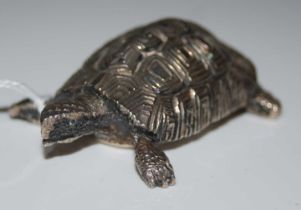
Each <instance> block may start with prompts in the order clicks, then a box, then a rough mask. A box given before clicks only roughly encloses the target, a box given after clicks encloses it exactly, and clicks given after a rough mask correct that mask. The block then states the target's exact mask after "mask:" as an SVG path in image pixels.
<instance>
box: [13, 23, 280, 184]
mask: <svg viewBox="0 0 301 210" xmlns="http://www.w3.org/2000/svg"><path fill="white" fill-rule="evenodd" d="M25 102H26V103H24V102H23V103H19V104H16V105H14V106H12V107H11V108H10V113H11V115H12V117H16V118H21V119H25V120H32V119H35V118H37V117H38V116H39V113H38V112H37V111H35V109H34V106H33V104H32V101H25ZM239 109H246V110H249V111H251V112H253V113H256V114H259V115H262V116H268V117H276V116H278V115H279V113H280V103H279V101H278V100H277V99H275V98H274V97H273V96H272V95H270V94H269V93H268V92H266V91H264V90H263V89H262V88H261V87H260V86H259V85H258V84H257V81H256V73H255V68H254V66H253V65H252V63H251V62H250V61H249V60H248V59H247V58H245V57H244V56H242V55H241V54H240V53H238V52H237V51H235V50H234V49H232V48H230V47H228V46H226V45H225V44H223V43H222V42H220V41H219V40H218V39H216V38H215V37H214V36H213V35H211V34H210V33H209V32H208V31H206V30H205V29H203V28H201V27H200V26H197V25H195V24H193V23H191V22H187V21H183V20H177V19H165V20H161V21H158V22H155V23H152V24H150V25H147V26H144V27H140V28H137V29H134V30H132V31H130V32H128V33H126V34H124V35H121V36H120V37H118V38H116V39H114V40H112V41H110V42H109V43H108V44H106V45H105V46H104V47H102V48H101V49H99V50H98V51H96V52H95V53H94V54H93V55H92V56H91V57H90V58H89V59H88V60H87V61H86V62H85V63H84V65H83V67H82V68H81V69H80V70H79V71H78V72H76V73H75V74H74V75H73V76H72V77H71V78H70V79H69V80H68V81H67V82H66V83H65V84H64V85H63V87H62V88H61V89H60V90H59V91H58V92H57V94H56V95H55V97H53V98H52V99H50V100H49V101H47V103H46V106H45V108H44V110H43V111H42V113H41V117H40V121H41V127H42V128H41V130H42V138H43V143H44V145H45V146H49V145H52V144H57V143H70V142H72V141H74V140H75V139H78V138H79V137H81V136H85V135H90V134H94V135H96V136H98V137H99V138H101V139H102V140H103V141H105V142H107V143H109V144H117V145H122V144H123V145H124V144H127V145H128V144H130V145H134V146H135V152H136V167H137V169H138V172H139V174H140V176H141V177H142V178H143V180H144V181H145V182H146V183H147V184H148V185H149V186H150V187H155V186H160V187H167V186H169V185H173V184H174V183H175V176H174V172H173V168H172V166H171V164H170V162H169V160H168V158H167V157H166V155H165V154H164V152H163V151H161V150H160V149H159V148H158V147H156V146H155V145H154V144H153V143H162V142H173V141H177V140H181V139H184V138H187V137H190V136H193V135H195V134H198V133H201V132H202V131H203V130H204V129H205V128H207V127H208V126H210V125H212V124H214V123H215V122H218V121H220V120H222V119H224V118H225V117H227V116H228V115H230V114H231V113H233V112H236V111H238V110H239Z"/></svg>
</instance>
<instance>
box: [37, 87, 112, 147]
mask: <svg viewBox="0 0 301 210" xmlns="http://www.w3.org/2000/svg"><path fill="white" fill-rule="evenodd" d="M110 118H112V111H111V110H110V107H109V106H108V103H107V100H106V99H105V98H103V97H100V96H98V95H96V94H91V93H88V94H87V93H86V92H84V93H80V94H74V93H73V94H70V93H69V94H68V93H62V94H60V95H57V96H56V97H55V98H54V99H52V100H50V101H49V102H48V103H47V105H46V106H45V108H44V109H43V111H42V113H41V118H40V120H41V134H42V138H43V145H44V146H45V147H47V146H50V145H53V144H58V143H70V142H73V141H74V140H76V139H78V138H79V137H81V136H84V135H89V134H92V133H94V132H95V131H97V130H98V129H101V128H102V127H105V126H106V125H107V124H108V121H109V119H110Z"/></svg>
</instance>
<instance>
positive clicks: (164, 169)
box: [135, 138, 175, 188]
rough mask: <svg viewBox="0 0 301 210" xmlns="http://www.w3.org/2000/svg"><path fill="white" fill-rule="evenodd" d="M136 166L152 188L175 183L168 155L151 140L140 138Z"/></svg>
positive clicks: (137, 146)
mask: <svg viewBox="0 0 301 210" xmlns="http://www.w3.org/2000/svg"><path fill="white" fill-rule="evenodd" d="M135 153H136V158H135V160H136V167H137V170H138V172H139V174H140V176H141V178H142V179H143V181H144V182H145V183H146V184H147V185H148V186H149V187H151V188H153V187H168V186H170V185H174V184H175V175H174V171H173V168H172V165H171V164H170V162H169V160H168V158H167V156H166V155H165V154H164V152H162V151H161V150H160V149H159V148H157V147H155V146H154V145H153V144H152V143H151V142H150V141H148V140H146V139H144V138H140V139H139V140H138V142H137V143H136V145H135Z"/></svg>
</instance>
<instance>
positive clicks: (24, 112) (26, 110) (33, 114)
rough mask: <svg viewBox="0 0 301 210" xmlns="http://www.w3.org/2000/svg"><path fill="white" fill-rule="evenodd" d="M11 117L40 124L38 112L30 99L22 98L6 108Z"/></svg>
mask: <svg viewBox="0 0 301 210" xmlns="http://www.w3.org/2000/svg"><path fill="white" fill-rule="evenodd" d="M7 111H8V113H9V115H10V117H11V118H15V119H21V120H25V121H28V122H31V123H35V124H40V112H39V110H38V108H37V106H36V104H34V102H33V101H32V100H30V99H24V100H22V101H20V102H18V103H15V104H13V105H11V106H10V107H8V108H7Z"/></svg>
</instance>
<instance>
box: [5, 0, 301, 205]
mask: <svg viewBox="0 0 301 210" xmlns="http://www.w3.org/2000/svg"><path fill="white" fill-rule="evenodd" d="M300 13H301V3H300V1H297V0H296V1H247V2H242V1H221V2H217V1H209V0H208V1H200V0H196V1H187V0H186V1H182V2H180V1H170V2H167V1H163V0H157V1H155V0H149V1H141V0H140V1H131V2H126V1H120V2H117V1H108V2H101V1H69V2H67V1H10V0H7V1H6V0H0V78H2V79H3V78H9V79H14V80H18V81H22V82H24V83H26V84H28V85H30V86H31V87H32V88H33V89H34V90H36V91H37V92H38V93H40V94H53V93H54V92H55V91H56V89H57V88H58V87H59V86H60V85H61V84H62V83H63V82H64V81H65V80H66V79H67V78H68V77H69V76H70V75H71V74H72V73H73V72H74V71H75V70H76V69H77V68H78V67H79V66H80V65H81V64H82V62H83V61H84V60H85V59H86V58H87V57H88V56H89V55H90V54H91V53H92V52H93V51H94V50H95V49H96V48H98V47H99V46H101V45H102V44H103V43H104V42H105V41H108V40H109V39H111V38H113V37H114V36H116V35H119V34H120V33H122V32H124V31H126V30H128V29H130V28H132V27H134V26H137V25H141V24H145V23H148V22H150V21H153V20H156V19H159V18H161V17H167V16H176V17H182V18H185V19H190V20H193V21H195V22H197V23H199V24H201V25H203V26H205V27H207V28H208V29H209V30H211V31H212V32H213V33H214V34H216V35H217V36H218V37H220V38H221V39H222V40H225V41H226V42H227V43H230V44H231V45H232V46H234V47H235V48H237V49H239V50H240V51H242V52H243V53H245V54H246V55H248V56H249V57H250V58H251V60H252V61H253V62H254V63H255V64H256V66H257V68H258V76H259V81H260V83H261V84H263V86H264V87H265V88H266V89H268V90H270V91H271V92H272V93H274V95H276V96H277V97H278V98H279V99H280V100H281V102H282V104H283V110H284V111H283V114H282V116H281V117H280V118H279V119H277V120H269V119H264V118H259V117H257V116H253V115H252V114H248V113H246V114H242V115H240V116H238V117H236V118H235V119H233V120H231V121H229V122H228V123H226V124H225V125H223V126H221V127H219V128H218V129H216V130H214V131H212V132H210V133H208V134H206V135H204V136H203V137H202V138H201V139H198V140H196V141H193V142H190V143H188V144H184V145H182V146H181V147H177V148H173V149H168V150H166V153H167V155H168V156H169V158H170V160H171V162H172V164H173V166H174V168H175V172H176V177H177V184H176V185H175V186H174V187H170V188H167V189H159V188H158V189H149V188H147V187H146V186H145V184H144V183H143V182H142V181H141V180H140V178H139V176H138V175H137V173H136V171H135V168H134V153H133V151H132V150H131V149H119V148H114V147H110V146H106V145H103V144H94V143H93V142H92V141H89V140H87V143H85V145H86V146H85V147H81V145H80V143H75V144H71V145H68V146H67V147H62V148H60V149H58V150H56V151H53V152H52V157H51V158H45V157H44V153H43V149H42V146H41V137H40V130H39V128H38V127H37V126H34V125H31V124H29V123H25V122H21V121H16V120H11V119H9V117H8V116H7V114H5V113H4V114H3V113H2V114H0V209H5V210H6V209H30V210H31V209H32V210H38V209H39V210H41V209H43V210H46V209H47V210H50V209H55V210H60V209H64V210H66V209H72V210H77V209H89V210H94V209H123V210H126V209H131V210H136V209H137V210H138V209H156V210H159V209H204V210H211V209H216V210H221V209H222V210H227V209H229V210H236V209H237V210H242V209H243V210H254V209H256V210H290V209H301V189H300V188H301V181H300V177H301V169H300V167H301V166H300V161H301V139H300V133H299V132H300V131H301V127H300V124H299V122H300V117H301V116H300V106H301V100H300V91H301V85H300V76H301V73H300V71H301V69H300V60H301V57H300V47H301V44H300V43H301V40H300V37H301V27H300V25H301V15H300ZM21 98H22V97H21V96H20V95H18V94H16V93H14V92H12V91H9V90H2V89H1V90H0V105H6V104H10V103H12V102H14V101H16V100H19V99H21Z"/></svg>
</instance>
